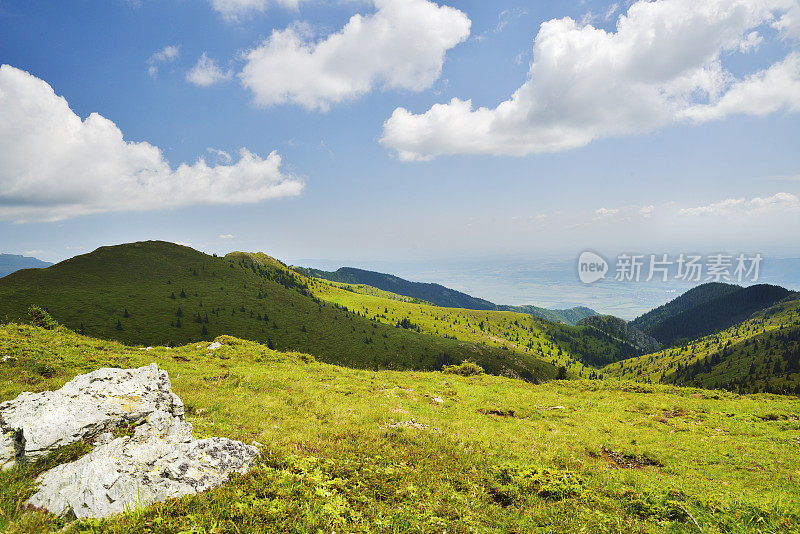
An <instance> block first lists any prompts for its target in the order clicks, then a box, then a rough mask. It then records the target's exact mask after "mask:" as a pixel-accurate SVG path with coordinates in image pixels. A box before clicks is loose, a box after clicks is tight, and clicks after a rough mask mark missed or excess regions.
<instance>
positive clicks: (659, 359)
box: [602, 286, 800, 395]
mask: <svg viewBox="0 0 800 534" xmlns="http://www.w3.org/2000/svg"><path fill="white" fill-rule="evenodd" d="M753 287H756V286H753ZM737 294H738V292H737V293H734V294H732V295H728V296H726V297H723V298H728V297H733V296H735V295H737ZM712 302H714V301H712ZM602 372H603V374H604V375H609V376H615V377H619V378H623V379H629V380H637V381H642V382H649V383H652V382H662V383H671V384H678V385H690V386H696V387H704V388H715V389H727V390H732V391H736V392H741V393H748V392H764V391H766V392H772V393H790V394H795V395H800V294H797V293H793V294H790V295H789V296H788V297H786V298H785V299H783V300H781V301H780V302H777V303H775V304H773V305H771V306H769V307H767V308H765V309H762V310H759V311H757V312H755V313H754V314H752V315H751V316H750V317H749V318H748V319H747V320H745V321H743V322H740V323H737V324H735V325H734V326H731V327H728V328H726V329H724V330H720V331H716V332H714V333H712V334H709V335H706V336H705V337H701V338H699V339H696V340H694V341H691V342H688V343H686V344H683V345H680V346H674V347H668V348H665V349H663V350H660V351H658V352H654V353H651V354H646V355H643V356H638V357H635V358H631V359H627V360H624V361H621V362H617V363H613V364H611V365H608V366H606V367H604V368H603V369H602Z"/></svg>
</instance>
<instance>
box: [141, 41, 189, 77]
mask: <svg viewBox="0 0 800 534" xmlns="http://www.w3.org/2000/svg"><path fill="white" fill-rule="evenodd" d="M180 52H181V47H180V45H169V46H165V47H164V48H162V49H161V50H159V51H158V52H155V53H154V54H153V55H152V56H150V57H149V58H148V59H147V63H148V64H149V65H150V66H149V67H148V68H147V73H148V74H149V75H150V76H151V77H153V78H155V77H156V75H158V66H159V64H161V63H170V62H172V61H175V60H176V59H178V56H179V55H180Z"/></svg>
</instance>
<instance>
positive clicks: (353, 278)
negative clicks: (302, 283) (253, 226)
mask: <svg viewBox="0 0 800 534" xmlns="http://www.w3.org/2000/svg"><path fill="white" fill-rule="evenodd" d="M294 269H295V270H296V271H298V272H300V273H302V274H304V275H306V276H308V277H310V278H322V279H324V280H330V281H331V282H341V283H345V284H364V285H368V286H372V287H377V288H378V289H382V290H384V291H389V292H391V293H397V294H398V295H405V296H407V297H413V298H417V299H420V300H424V301H427V302H430V303H432V304H435V305H437V306H444V307H446V308H466V309H468V310H495V309H497V306H496V305H495V304H493V303H491V302H489V301H488V300H483V299H479V298H475V297H472V296H470V295H467V294H466V293H462V292H461V291H456V290H455V289H450V288H447V287H445V286H443V285H439V284H431V283H423V282H410V281H408V280H404V279H402V278H400V277H398V276H394V275H391V274H384V273H378V272H374V271H365V270H364V269H356V268H354V267H341V268H340V269H337V270H336V271H334V272H329V271H320V270H318V269H309V268H305V267H294Z"/></svg>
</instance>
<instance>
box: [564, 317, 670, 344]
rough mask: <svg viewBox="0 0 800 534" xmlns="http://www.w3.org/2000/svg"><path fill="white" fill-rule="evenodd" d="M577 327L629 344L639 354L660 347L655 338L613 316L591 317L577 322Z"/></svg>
mask: <svg viewBox="0 0 800 534" xmlns="http://www.w3.org/2000/svg"><path fill="white" fill-rule="evenodd" d="M578 325H579V326H588V327H591V328H596V329H597V330H599V331H601V332H605V333H606V334H608V335H609V336H611V337H612V338H614V339H617V340H620V341H623V342H626V343H630V345H631V346H632V347H634V348H635V349H636V350H638V351H641V352H651V351H654V350H658V349H659V348H660V347H661V343H659V342H658V341H657V340H656V339H655V338H653V337H651V336H649V335H647V334H645V333H644V332H642V331H641V330H639V329H638V328H636V327H635V326H633V325H631V324H630V323H629V322H627V321H626V320H625V319H620V318H619V317H614V316H613V315H593V316H591V317H586V318H584V319H581V320H580V321H578Z"/></svg>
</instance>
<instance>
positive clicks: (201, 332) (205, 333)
mask: <svg viewBox="0 0 800 534" xmlns="http://www.w3.org/2000/svg"><path fill="white" fill-rule="evenodd" d="M200 335H201V336H207V335H208V328H206V325H203V329H202V330H201V331H200Z"/></svg>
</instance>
